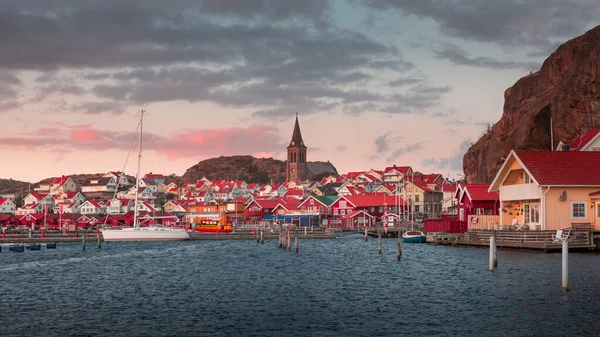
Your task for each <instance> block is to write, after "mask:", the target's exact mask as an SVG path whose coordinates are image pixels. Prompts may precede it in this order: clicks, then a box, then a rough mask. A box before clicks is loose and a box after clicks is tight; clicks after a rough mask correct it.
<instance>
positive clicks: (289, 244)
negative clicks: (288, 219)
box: [287, 227, 292, 252]
mask: <svg viewBox="0 0 600 337" xmlns="http://www.w3.org/2000/svg"><path fill="white" fill-rule="evenodd" d="M287 248H288V252H291V251H292V228H291V227H288V230H287Z"/></svg>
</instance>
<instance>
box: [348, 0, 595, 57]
mask: <svg viewBox="0 0 600 337" xmlns="http://www.w3.org/2000/svg"><path fill="white" fill-rule="evenodd" d="M356 2H359V3H362V4H366V5H367V6H370V7H371V8H375V9H377V10H390V9H396V10H399V11H401V12H403V13H405V14H408V15H414V16H417V17H420V18H424V19H432V20H434V21H436V22H437V23H438V24H439V30H440V32H441V33H442V34H445V35H447V36H452V37H458V38H462V39H466V40H474V41H479V42H495V43H498V44H501V45H503V46H504V45H510V46H523V45H525V46H531V47H534V48H536V49H540V48H541V49H547V48H548V46H550V45H552V44H553V43H554V42H555V41H554V39H557V38H558V39H564V38H566V37H571V36H577V35H580V34H582V33H583V32H585V31H586V30H587V29H589V28H591V26H592V25H593V24H594V23H595V22H597V18H598V16H599V15H600V6H598V4H597V1H592V0H529V1H520V0H503V1H497V0H481V1H476V2H473V1H470V0H455V1H437V0H421V1H413V0H356Z"/></svg>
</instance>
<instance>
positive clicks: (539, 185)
mask: <svg viewBox="0 0 600 337" xmlns="http://www.w3.org/2000/svg"><path fill="white" fill-rule="evenodd" d="M599 168H600V152H595V151H594V152H579V151H572V152H563V151H525V150H522V151H521V150H517V151H514V150H513V151H511V152H510V154H509V155H508V157H507V158H506V160H505V161H504V164H502V167H501V168H500V170H499V171H498V173H497V174H496V177H495V178H494V181H493V182H492V184H491V185H490V188H489V191H490V192H493V191H498V192H499V195H500V225H501V226H504V227H505V228H506V226H509V225H513V226H515V227H516V228H527V227H528V228H529V229H531V230H533V229H539V230H556V229H561V228H568V227H574V226H575V227H578V226H581V227H587V226H593V227H594V228H595V229H600V205H599V204H598V202H596V199H595V197H597V196H598V195H597V194H595V193H596V192H599V191H600V170H599ZM599 194H600V193H599ZM598 201H600V199H598ZM524 225H527V226H524Z"/></svg>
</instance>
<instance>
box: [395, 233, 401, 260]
mask: <svg viewBox="0 0 600 337" xmlns="http://www.w3.org/2000/svg"><path fill="white" fill-rule="evenodd" d="M400 237H401V235H400V232H398V254H396V260H400V257H401V256H402V239H401V238H400Z"/></svg>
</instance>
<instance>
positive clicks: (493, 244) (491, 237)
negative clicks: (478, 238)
mask: <svg viewBox="0 0 600 337" xmlns="http://www.w3.org/2000/svg"><path fill="white" fill-rule="evenodd" d="M495 241H496V238H495V237H494V236H490V271H494V254H495V253H494V246H495V245H496V242H495Z"/></svg>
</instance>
